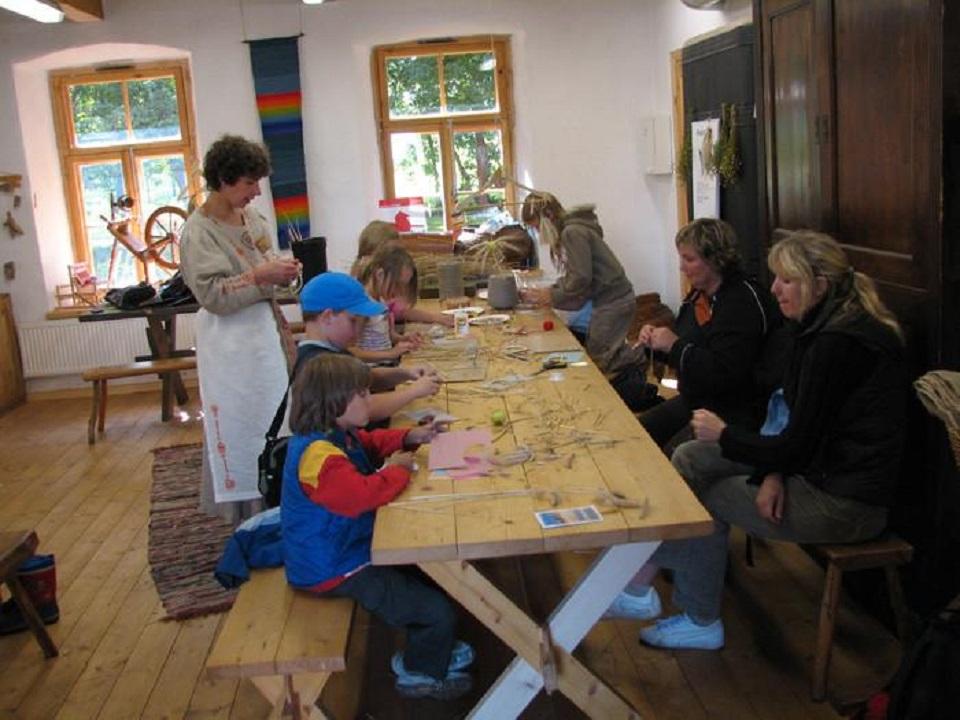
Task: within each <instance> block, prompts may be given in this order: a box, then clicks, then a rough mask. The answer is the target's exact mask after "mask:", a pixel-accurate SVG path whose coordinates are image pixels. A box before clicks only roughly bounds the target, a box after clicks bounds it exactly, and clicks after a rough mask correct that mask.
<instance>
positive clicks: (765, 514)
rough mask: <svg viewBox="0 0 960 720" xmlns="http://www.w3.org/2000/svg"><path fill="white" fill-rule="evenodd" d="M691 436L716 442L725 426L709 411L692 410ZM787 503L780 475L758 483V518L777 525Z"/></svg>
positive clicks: (781, 518)
mask: <svg viewBox="0 0 960 720" xmlns="http://www.w3.org/2000/svg"><path fill="white" fill-rule="evenodd" d="M690 426H691V427H692V428H693V435H694V437H696V438H697V440H706V441H707V442H717V441H718V440H719V439H720V435H721V433H723V429H724V428H725V427H726V426H727V424H726V423H725V422H724V421H723V420H721V419H720V417H719V416H717V414H716V413H712V412H710V411H709V410H694V411H693V418H692V419H691V420H690ZM786 501H787V492H786V486H785V485H784V482H783V476H782V475H781V474H780V473H769V474H768V475H766V476H765V477H764V478H763V482H762V483H760V489H759V490H758V491H757V497H756V504H757V512H758V513H760V517H762V518H764V519H765V520H769V521H770V522H772V523H776V524H777V525H779V524H780V522H781V521H782V520H783V509H784V506H785V505H786Z"/></svg>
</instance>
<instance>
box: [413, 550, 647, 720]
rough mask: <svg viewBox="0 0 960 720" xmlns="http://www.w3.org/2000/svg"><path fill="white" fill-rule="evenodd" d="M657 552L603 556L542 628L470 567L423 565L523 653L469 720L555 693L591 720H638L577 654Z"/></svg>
mask: <svg viewBox="0 0 960 720" xmlns="http://www.w3.org/2000/svg"><path fill="white" fill-rule="evenodd" d="M659 545H660V543H659V542H647V543H629V544H625V545H615V546H613V547H610V548H607V549H606V550H604V551H603V552H602V553H601V554H600V555H599V556H598V557H597V559H596V560H595V561H594V562H593V564H592V565H591V566H590V568H589V569H588V570H587V572H586V573H585V574H584V576H583V577H582V578H580V581H579V582H578V583H577V585H576V586H575V587H574V588H573V589H572V590H571V591H570V592H569V593H568V594H567V595H566V596H565V597H564V599H563V600H562V601H561V603H560V604H559V605H558V606H557V608H556V609H555V610H554V611H553V613H552V614H551V616H550V619H549V621H548V622H547V624H546V625H545V626H543V627H541V626H539V625H538V624H537V623H536V622H534V620H533V619H532V618H530V617H529V616H528V615H527V614H526V613H524V612H523V610H521V609H520V608H518V607H517V606H516V605H515V604H514V603H513V601H511V600H510V599H509V598H508V597H506V596H505V595H504V594H503V593H502V592H500V590H499V589H498V588H497V587H496V586H494V585H493V584H492V583H491V582H490V581H489V580H487V579H486V578H485V577H484V576H483V575H482V574H481V573H480V572H479V571H478V570H477V569H476V568H475V567H474V566H473V565H471V564H470V563H468V562H464V561H451V562H435V563H421V565H420V567H421V568H422V569H423V570H424V572H426V573H427V574H428V575H429V576H430V577H432V578H433V579H434V580H435V581H436V582H437V583H438V584H439V585H440V586H441V587H442V588H443V589H444V590H446V591H447V592H448V593H449V594H450V595H451V597H453V598H455V599H456V600H457V601H458V602H459V603H460V604H461V605H463V606H464V607H465V608H466V609H467V610H468V611H469V612H470V613H471V614H472V615H474V616H475V617H476V618H477V619H478V620H480V622H482V623H483V624H484V625H485V626H486V627H487V628H489V629H490V630H491V631H492V632H493V633H494V634H495V635H496V636H497V637H499V638H500V639H501V640H503V642H505V643H506V644H507V645H509V646H510V647H511V648H512V649H513V650H514V651H515V652H516V653H517V657H516V658H515V659H514V660H513V662H512V663H511V664H510V665H509V666H508V667H507V669H506V670H505V671H504V672H503V674H502V675H501V676H500V677H499V678H498V679H497V681H496V682H495V683H494V685H493V686H492V687H491V688H490V690H488V691H487V693H486V695H484V697H483V698H482V699H481V700H480V702H479V704H478V705H477V706H476V707H475V708H474V709H473V711H472V712H471V714H470V717H471V718H482V719H484V720H486V719H489V720H503V718H505V717H517V716H519V715H520V713H521V712H522V711H523V709H524V708H525V707H526V706H527V705H528V704H529V703H530V701H532V700H533V698H534V697H535V696H536V694H537V693H538V692H539V691H540V689H541V688H546V689H547V691H548V692H550V691H551V690H552V688H553V687H556V688H557V689H559V690H560V691H561V692H563V694H564V695H566V696H567V697H569V698H570V699H571V700H572V701H573V702H574V703H575V704H576V705H577V706H578V707H579V708H580V709H581V710H583V712H585V713H586V714H587V715H588V716H590V717H595V718H611V719H614V718H639V715H638V714H637V712H636V711H635V710H634V709H633V708H632V707H630V705H629V704H628V703H626V702H625V701H624V700H623V699H622V698H621V697H620V696H619V695H617V694H616V693H615V692H614V691H613V690H611V689H610V688H608V687H607V686H606V685H605V684H604V683H603V682H602V681H601V680H600V679H599V678H597V677H596V676H595V675H593V673H591V672H590V670H589V669H588V668H586V667H585V666H584V665H583V664H582V663H581V662H580V661H579V660H577V659H576V658H574V657H573V655H572V654H571V653H572V652H573V650H574V649H575V648H576V646H577V645H578V644H579V643H580V641H581V640H582V639H583V638H584V637H585V636H586V634H587V633H588V632H589V631H590V628H592V627H593V626H594V625H595V624H596V622H597V621H598V620H599V619H600V617H601V616H602V615H603V613H604V611H605V610H606V609H607V608H608V607H609V606H610V603H611V602H613V600H614V598H615V597H616V596H617V595H618V594H619V593H620V591H621V590H622V589H623V588H624V587H625V586H626V584H627V582H628V581H629V580H630V578H632V577H633V576H634V575H635V574H636V572H637V571H638V570H639V569H640V568H641V567H642V566H643V565H644V563H646V562H647V560H648V559H649V558H650V556H651V555H652V554H653V552H654V550H656V549H657V547H658V546H659Z"/></svg>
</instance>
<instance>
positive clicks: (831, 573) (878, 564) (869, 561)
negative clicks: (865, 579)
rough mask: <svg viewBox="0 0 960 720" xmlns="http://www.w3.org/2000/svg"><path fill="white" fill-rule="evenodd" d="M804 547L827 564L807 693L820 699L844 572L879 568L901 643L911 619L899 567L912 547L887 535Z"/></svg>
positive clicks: (824, 689) (905, 561)
mask: <svg viewBox="0 0 960 720" xmlns="http://www.w3.org/2000/svg"><path fill="white" fill-rule="evenodd" d="M804 547H805V548H806V549H807V550H809V551H810V552H812V553H813V554H814V555H815V556H817V557H820V558H822V559H823V560H824V561H826V563H827V572H826V577H825V579H824V584H823V597H822V598H821V600H820V621H819V623H818V625H817V648H816V652H815V654H814V657H813V676H812V679H811V683H810V695H811V697H812V698H813V699H814V700H823V699H824V698H825V697H826V694H827V674H828V671H829V669H830V654H831V652H832V650H833V634H834V629H835V627H836V621H837V609H838V608H839V605H840V589H841V587H842V584H843V573H844V572H845V571H854V570H869V569H872V568H882V569H883V573H884V575H885V576H886V580H887V591H888V593H889V595H890V604H891V606H892V607H893V613H894V617H895V619H896V623H897V636H898V637H899V638H900V642H901V643H902V644H906V642H907V641H908V639H909V637H910V619H909V614H908V612H907V608H906V603H905V602H904V598H903V589H902V588H901V586H900V575H899V567H900V566H901V565H906V564H907V563H908V562H910V560H911V559H912V558H913V546H911V545H910V543H908V542H906V541H905V540H902V539H900V538H898V537H897V536H896V535H893V534H887V535H885V536H884V537H881V538H878V539H876V540H868V541H867V542H862V543H854V544H852V545H806V546H804Z"/></svg>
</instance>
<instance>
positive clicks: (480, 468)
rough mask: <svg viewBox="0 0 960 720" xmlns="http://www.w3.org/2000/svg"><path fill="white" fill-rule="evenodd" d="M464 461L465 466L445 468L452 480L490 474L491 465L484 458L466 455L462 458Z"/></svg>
mask: <svg viewBox="0 0 960 720" xmlns="http://www.w3.org/2000/svg"><path fill="white" fill-rule="evenodd" d="M464 461H465V462H466V463H467V466H466V467H462V468H450V469H449V470H447V474H448V475H449V476H450V477H452V478H453V479H454V480H469V479H470V478H475V477H484V476H485V475H489V474H490V468H491V467H493V465H492V464H491V463H490V461H489V460H487V459H486V458H478V457H470V456H469V455H468V456H467V457H465V458H464Z"/></svg>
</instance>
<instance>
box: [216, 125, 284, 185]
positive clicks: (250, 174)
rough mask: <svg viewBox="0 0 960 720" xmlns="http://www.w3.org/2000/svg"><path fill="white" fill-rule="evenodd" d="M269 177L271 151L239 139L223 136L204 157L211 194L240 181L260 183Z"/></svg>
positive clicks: (238, 137) (237, 137) (236, 136)
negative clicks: (242, 179) (257, 181)
mask: <svg viewBox="0 0 960 720" xmlns="http://www.w3.org/2000/svg"><path fill="white" fill-rule="evenodd" d="M269 174H270V153H268V152H267V149H266V148H265V147H264V146H263V145H261V144H260V143H255V142H251V141H250V140H247V139H246V138H243V137H240V136H239V135H222V136H221V137H220V138H219V139H218V140H217V141H216V142H214V143H213V145H211V146H210V147H209V148H208V149H207V154H206V155H204V156H203V179H204V180H205V181H206V183H207V188H208V189H209V190H219V189H220V187H221V186H222V185H233V184H234V183H235V182H237V180H239V179H240V178H244V177H245V178H250V179H251V180H259V179H260V178H262V177H266V176H267V175H269Z"/></svg>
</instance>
